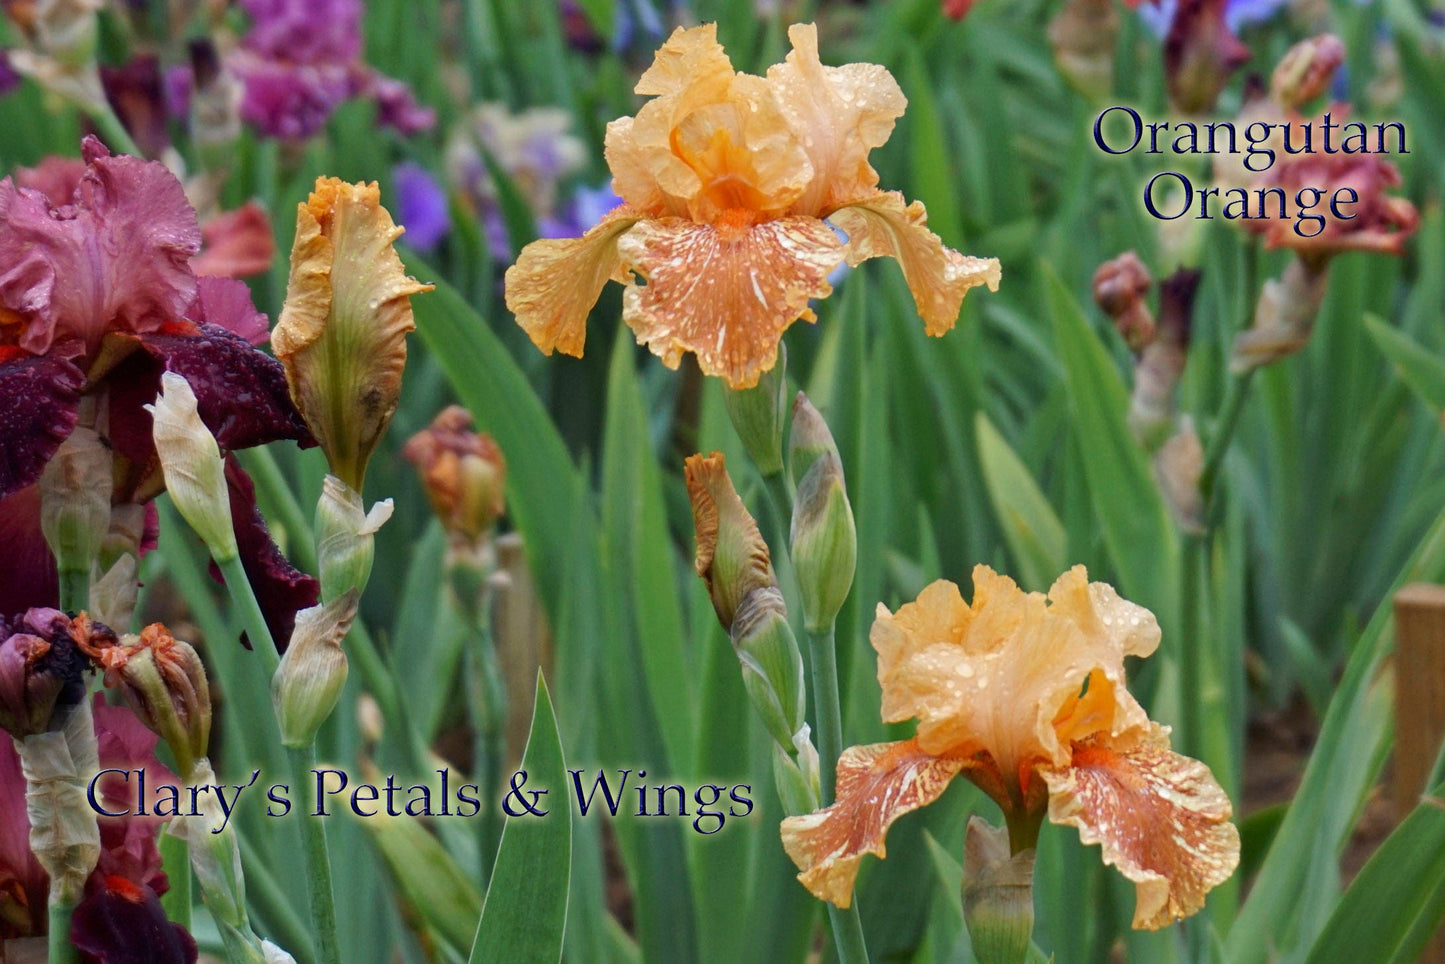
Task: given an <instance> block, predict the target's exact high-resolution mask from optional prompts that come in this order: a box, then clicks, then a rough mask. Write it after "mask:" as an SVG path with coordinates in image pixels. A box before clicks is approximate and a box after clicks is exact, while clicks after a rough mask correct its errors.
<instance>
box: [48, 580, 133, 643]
mask: <svg viewBox="0 0 1445 964" xmlns="http://www.w3.org/2000/svg"><path fill="white" fill-rule="evenodd" d="M60 608H61V609H63V610H65V611H66V612H68V613H78V612H80V611H81V610H82V609H89V608H90V570H89V569H62V570H60ZM118 628H119V629H120V630H124V629H125V628H126V627H124V626H122V627H118Z"/></svg>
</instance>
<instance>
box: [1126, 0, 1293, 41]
mask: <svg viewBox="0 0 1445 964" xmlns="http://www.w3.org/2000/svg"><path fill="white" fill-rule="evenodd" d="M1178 6H1179V0H1160V3H1159V6H1157V7H1156V6H1153V5H1152V4H1148V3H1146V4H1144V5H1142V6H1141V7H1139V17H1140V18H1141V19H1142V20H1143V21H1144V22H1145V23H1147V24H1148V25H1149V28H1150V29H1151V30H1153V31H1154V32H1155V33H1157V34H1158V35H1159V36H1161V37H1162V36H1164V34H1165V33H1167V32H1168V30H1169V24H1170V22H1171V21H1172V20H1173V19H1174V11H1175V9H1176V8H1177V7H1178ZM1288 6H1289V0H1229V2H1228V3H1227V4H1226V5H1225V9H1224V22H1225V24H1226V25H1227V26H1228V27H1229V29H1230V30H1232V31H1234V32H1236V33H1237V32H1238V31H1240V30H1241V29H1243V28H1244V27H1247V26H1250V25H1251V24H1256V23H1263V22H1264V21H1266V20H1268V19H1270V18H1271V17H1273V16H1274V15H1275V14H1277V13H1279V12H1280V11H1281V10H1283V9H1284V8H1285V7H1288Z"/></svg>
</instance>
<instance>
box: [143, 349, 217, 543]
mask: <svg viewBox="0 0 1445 964" xmlns="http://www.w3.org/2000/svg"><path fill="white" fill-rule="evenodd" d="M145 408H146V411H148V412H150V413H151V418H152V420H153V421H154V423H155V424H154V428H153V434H154V437H155V443H156V452H157V453H158V454H159V455H160V458H161V469H162V470H163V471H164V472H165V477H166V491H168V492H169V493H170V494H171V501H172V502H174V503H175V505H176V508H177V509H179V510H180V513H181V515H183V516H185V519H186V521H187V522H189V523H190V525H191V528H192V529H195V530H196V534H197V535H199V536H200V537H201V541H203V542H204V543H205V544H206V548H208V549H209V550H210V551H211V555H212V556H214V557H215V558H216V559H217V560H218V561H222V560H226V559H234V558H235V557H236V553H237V549H236V532H235V530H234V529H233V528H232V526H231V499H230V494H229V493H228V491H227V489H226V467H225V463H224V462H222V461H221V450H220V448H219V447H218V446H217V445H216V439H215V436H213V435H212V434H211V432H210V430H209V429H208V428H206V426H205V423H204V422H202V421H201V416H200V415H199V414H198V413H197V411H196V393H195V392H194V391H192V390H191V386H190V383H189V382H187V381H186V380H185V379H184V378H182V377H181V376H180V375H177V374H176V373H175V372H166V373H165V374H163V375H162V376H161V393H160V394H159V395H157V396H156V401H155V404H154V405H147V406H146V407H145Z"/></svg>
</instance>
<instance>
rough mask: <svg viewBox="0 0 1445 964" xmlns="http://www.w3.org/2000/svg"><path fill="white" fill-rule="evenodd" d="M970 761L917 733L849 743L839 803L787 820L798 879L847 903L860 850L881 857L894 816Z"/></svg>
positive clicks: (786, 838) (933, 793)
mask: <svg viewBox="0 0 1445 964" xmlns="http://www.w3.org/2000/svg"><path fill="white" fill-rule="evenodd" d="M967 764H968V761H967V760H966V759H964V758H962V757H938V756H934V755H933V754H931V753H929V752H927V751H926V750H924V749H923V748H922V747H920V746H919V745H918V741H917V740H904V741H903V742H901V743H874V744H872V745H870V746H854V747H849V748H848V749H847V750H844V751H843V756H842V757H841V758H840V759H839V760H838V802H837V803H835V804H833V805H832V806H831V807H828V808H827V809H826V810H819V811H818V812H817V813H810V814H807V815H806V816H801V817H788V818H787V819H785V820H784V821H783V827H782V833H783V849H784V850H786V851H787V853H788V856H789V857H791V858H792V859H793V863H795V864H797V866H798V869H799V870H800V871H802V872H801V873H800V874H798V880H800V881H801V882H802V884H803V886H804V887H806V888H808V890H810V891H812V893H813V896H815V897H817V898H818V899H819V900H826V901H829V902H830V903H833V904H836V905H838V906H839V907H845V908H846V907H847V906H848V905H849V904H851V903H852V902H853V881H854V879H855V878H856V877H857V876H858V864H859V863H860V862H861V861H862V860H863V855H864V854H876V855H877V856H879V857H883V856H884V855H885V854H886V850H885V848H884V844H883V838H884V836H885V835H886V834H887V833H888V828H889V826H891V825H892V823H893V821H895V820H897V819H898V818H899V817H901V816H903V815H904V814H906V813H910V812H912V811H914V810H917V809H918V808H919V807H923V806H927V805H928V804H930V803H932V802H933V801H934V800H937V799H938V797H939V795H940V794H942V793H943V791H944V790H945V789H946V788H947V787H948V782H949V781H950V780H952V779H953V778H954V777H956V776H957V775H958V774H959V772H960V771H962V770H963V769H964V767H965V766H967Z"/></svg>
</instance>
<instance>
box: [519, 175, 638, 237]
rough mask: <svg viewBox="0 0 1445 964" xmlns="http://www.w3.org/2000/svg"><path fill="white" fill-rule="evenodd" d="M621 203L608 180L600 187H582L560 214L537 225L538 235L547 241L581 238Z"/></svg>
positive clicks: (582, 185)
mask: <svg viewBox="0 0 1445 964" xmlns="http://www.w3.org/2000/svg"><path fill="white" fill-rule="evenodd" d="M621 203H622V198H620V197H618V196H617V194H616V193H615V192H614V191H613V190H612V182H611V181H608V182H606V183H604V184H601V185H598V186H597V187H587V186H586V185H585V184H579V185H578V186H577V188H576V190H574V191H573V192H572V198H571V200H570V201H568V202H567V204H566V205H564V206H563V209H562V211H561V213H560V215H550V216H547V217H544V218H542V219H541V220H540V221H539V222H538V223H537V233H538V234H539V235H541V236H542V237H544V238H578V237H581V236H582V235H584V234H586V233H587V232H588V231H589V230H591V229H592V228H593V227H595V226H596V225H597V222H598V221H601V220H602V216H603V215H604V214H606V213H607V212H608V211H611V210H612V209H613V208H615V207H617V205H619V204H621Z"/></svg>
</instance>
